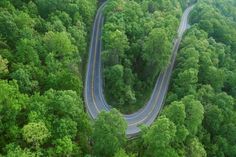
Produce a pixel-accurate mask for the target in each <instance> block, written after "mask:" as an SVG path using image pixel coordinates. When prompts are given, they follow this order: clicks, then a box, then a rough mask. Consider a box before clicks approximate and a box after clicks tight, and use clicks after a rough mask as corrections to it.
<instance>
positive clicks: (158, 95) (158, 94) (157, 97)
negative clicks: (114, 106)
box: [128, 71, 166, 126]
mask: <svg viewBox="0 0 236 157" xmlns="http://www.w3.org/2000/svg"><path fill="white" fill-rule="evenodd" d="M165 77H166V71H165V73H164V76H163V78H162V81H161V86H160V90H159V91H158V93H157V96H156V99H155V101H154V104H153V105H152V106H153V107H152V109H151V111H150V112H148V114H147V115H146V116H145V117H144V118H143V119H141V120H139V121H138V122H135V123H131V124H129V125H128V126H133V125H137V124H139V123H142V122H143V121H145V120H146V119H147V118H148V116H149V115H150V114H151V113H152V111H153V110H154V109H155V107H156V103H157V101H158V99H159V97H160V93H161V88H162V86H163V82H164V81H163V80H164V79H165Z"/></svg>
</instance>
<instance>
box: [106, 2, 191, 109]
mask: <svg viewBox="0 0 236 157" xmlns="http://www.w3.org/2000/svg"><path fill="white" fill-rule="evenodd" d="M188 3H189V1H184V2H182V1H178V0H172V1H170V0H167V1H160V0H159V1H158V0H144V1H137V0H136V1H133V0H132V1H124V0H110V1H108V3H107V5H106V8H105V24H104V28H103V52H102V63H103V67H104V69H103V77H104V79H105V83H104V86H105V96H106V100H107V101H108V104H110V105H112V106H114V107H116V108H118V109H119V110H120V111H121V112H123V113H131V112H134V111H136V110H138V109H139V108H141V107H142V106H143V105H144V104H145V103H146V102H147V100H148V99H149V97H150V95H151V92H152V89H153V86H154V84H155V82H156V79H157V77H158V75H159V73H160V72H161V71H162V70H163V69H164V68H165V67H166V66H167V64H168V63H169V60H170V56H171V49H172V45H173V43H172V41H173V40H174V38H175V37H176V33H177V29H178V26H179V22H180V18H181V15H182V11H183V9H184V8H185V7H186V5H187V4H188Z"/></svg>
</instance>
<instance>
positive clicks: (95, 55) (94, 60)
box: [91, 14, 101, 113]
mask: <svg viewBox="0 0 236 157" xmlns="http://www.w3.org/2000/svg"><path fill="white" fill-rule="evenodd" d="M100 20H101V15H100V14H99V17H98V24H97V26H98V27H99V26H100V23H101V22H100ZM98 30H99V29H96V38H95V49H94V51H95V54H94V59H93V73H92V87H91V88H92V98H93V103H94V105H95V108H96V110H97V111H98V113H100V112H101V111H100V110H99V109H98V107H97V104H96V101H95V96H94V74H95V62H96V57H97V43H98V38H97V37H98V32H99V31H98Z"/></svg>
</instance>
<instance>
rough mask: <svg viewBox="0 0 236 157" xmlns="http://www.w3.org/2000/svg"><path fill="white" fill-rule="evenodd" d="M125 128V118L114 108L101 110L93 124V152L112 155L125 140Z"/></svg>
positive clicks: (98, 154) (97, 154)
mask: <svg viewBox="0 0 236 157" xmlns="http://www.w3.org/2000/svg"><path fill="white" fill-rule="evenodd" d="M126 128H127V124H126V122H125V120H124V119H123V117H122V116H121V114H120V113H119V112H118V111H117V110H116V109H112V110H111V111H110V112H109V113H108V112H105V111H103V112H101V113H100V114H99V116H98V119H97V120H96V121H95V124H94V132H93V136H92V137H93V140H94V146H93V149H94V154H95V155H96V156H107V157H109V156H113V155H114V154H115V153H116V152H117V151H118V150H119V149H121V148H122V146H123V145H124V143H125V141H126V137H125V136H126Z"/></svg>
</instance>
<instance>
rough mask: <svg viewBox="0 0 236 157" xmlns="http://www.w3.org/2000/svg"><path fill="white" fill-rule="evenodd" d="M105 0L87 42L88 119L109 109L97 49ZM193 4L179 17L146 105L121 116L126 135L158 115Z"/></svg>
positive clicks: (153, 119)
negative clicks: (165, 61) (165, 60)
mask: <svg viewBox="0 0 236 157" xmlns="http://www.w3.org/2000/svg"><path fill="white" fill-rule="evenodd" d="M105 4H106V3H103V4H102V5H101V6H100V8H99V9H98V11H97V14H96V17H95V20H94V26H93V32H92V37H91V43H90V51H89V60H88V65H87V73H86V80H85V93H84V95H85V104H86V109H87V112H88V113H89V114H90V116H91V117H92V119H96V117H97V116H98V114H99V113H100V112H101V111H103V110H105V111H109V110H110V109H111V107H110V106H109V105H108V104H107V102H106V100H105V98H104V93H103V85H102V83H103V81H102V72H101V49H102V39H101V36H102V27H103V24H104V15H103V9H104V7H105ZM192 9H193V6H190V7H188V8H187V9H186V10H185V11H184V14H183V16H182V19H181V23H180V26H179V29H178V36H177V38H176V39H175V40H174V44H173V49H172V57H171V60H170V64H169V65H168V66H167V67H166V69H165V70H163V72H161V73H160V75H159V77H158V79H157V81H156V84H155V87H154V89H153V92H152V95H151V96H150V99H149V100H148V102H147V103H146V105H145V106H144V107H143V108H142V109H140V110H139V111H137V112H135V113H133V114H130V115H123V116H124V118H125V120H126V121H127V123H128V128H127V131H126V135H127V136H128V137H133V136H136V135H137V134H138V133H139V132H140V128H139V126H140V125H141V124H145V125H148V126H149V125H151V124H152V123H153V122H154V121H155V119H156V117H157V116H158V114H159V112H160V110H161V108H162V106H163V104H164V100H165V97H166V94H167V91H168V87H169V82H170V78H171V74H172V71H173V68H174V63H175V59H176V55H177V52H178V48H179V45H180V42H181V40H182V36H183V34H184V32H185V31H186V30H187V29H188V16H189V13H190V12H191V10H192Z"/></svg>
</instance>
